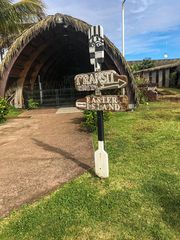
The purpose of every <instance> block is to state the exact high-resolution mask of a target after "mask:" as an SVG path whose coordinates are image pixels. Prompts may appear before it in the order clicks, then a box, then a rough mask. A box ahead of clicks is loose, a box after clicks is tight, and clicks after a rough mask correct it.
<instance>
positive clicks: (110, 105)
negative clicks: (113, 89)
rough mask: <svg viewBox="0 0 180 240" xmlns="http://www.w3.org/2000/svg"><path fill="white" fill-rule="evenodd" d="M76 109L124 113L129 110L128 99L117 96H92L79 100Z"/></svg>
mask: <svg viewBox="0 0 180 240" xmlns="http://www.w3.org/2000/svg"><path fill="white" fill-rule="evenodd" d="M76 107H77V108H79V109H83V110H93V111H104V112H123V111H126V110H127V108H128V97H127V96H117V95H101V96H93V95H91V96H87V97H85V98H82V99H79V100H77V101H76Z"/></svg>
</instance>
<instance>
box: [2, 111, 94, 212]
mask: <svg viewBox="0 0 180 240" xmlns="http://www.w3.org/2000/svg"><path fill="white" fill-rule="evenodd" d="M56 112H57V109H40V110H31V111H27V112H24V113H23V114H21V115H20V117H19V118H18V119H12V120H9V121H8V122H7V123H5V124H3V125H0V215H1V216H5V215H7V214H9V213H10V212H11V211H12V210H13V209H15V208H18V207H19V206H20V205H22V204H23V203H27V202H31V201H33V200H36V199H38V198H40V197H41V196H42V195H45V194H47V193H48V192H50V191H52V190H54V189H56V188H57V187H58V186H59V185H61V184H63V183H65V182H67V181H69V180H70V179H72V178H74V177H75V176H77V175H79V174H81V173H82V172H84V171H86V170H88V169H89V168H91V167H92V166H93V149H92V142H91V137H90V135H89V134H87V133H86V132H84V131H82V130H81V128H80V122H81V119H82V113H79V112H75V113H64V114H56Z"/></svg>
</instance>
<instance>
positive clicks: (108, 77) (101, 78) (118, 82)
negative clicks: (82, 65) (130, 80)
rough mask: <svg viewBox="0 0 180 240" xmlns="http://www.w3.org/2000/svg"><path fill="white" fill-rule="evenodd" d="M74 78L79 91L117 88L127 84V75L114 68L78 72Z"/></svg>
mask: <svg viewBox="0 0 180 240" xmlns="http://www.w3.org/2000/svg"><path fill="white" fill-rule="evenodd" d="M74 80H75V88H76V90H78V91H95V90H97V89H98V90H106V89H116V88H123V87H125V86H126V85H127V77H126V76H125V75H119V74H118V73H116V72H115V71H114V70H107V71H101V72H92V73H83V74H78V75H76V76H75V79H74Z"/></svg>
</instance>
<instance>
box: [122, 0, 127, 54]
mask: <svg viewBox="0 0 180 240" xmlns="http://www.w3.org/2000/svg"><path fill="white" fill-rule="evenodd" d="M125 2H126V0H122V55H123V57H124V56H125V49H124V5H125Z"/></svg>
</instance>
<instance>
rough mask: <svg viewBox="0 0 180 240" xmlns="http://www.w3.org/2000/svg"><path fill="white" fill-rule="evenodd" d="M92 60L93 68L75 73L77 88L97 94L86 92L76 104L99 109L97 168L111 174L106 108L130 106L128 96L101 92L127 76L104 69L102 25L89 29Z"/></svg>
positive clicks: (100, 172)
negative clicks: (104, 114)
mask: <svg viewBox="0 0 180 240" xmlns="http://www.w3.org/2000/svg"><path fill="white" fill-rule="evenodd" d="M88 37H89V53H90V63H91V64H92V65H94V72H92V73H82V74H78V75H76V76H75V79H74V80H75V88H76V89H77V90H78V91H94V92H95V95H90V96H86V97H85V98H82V99H79V100H77V101H76V107H77V108H79V109H82V110H93V111H97V125H98V150H97V151H95V153H94V158H95V172H96V175H97V176H99V177H100V178H107V177H109V162H108V154H107V152H106V151H105V149H104V121H103V111H106V112H108V111H111V112H122V111H126V110H127V109H128V97H127V96H125V95H123V96H121V95H101V91H103V90H107V89H118V88H124V87H125V86H126V85H127V77H126V76H124V75H119V74H118V73H116V72H115V71H114V70H106V71H101V63H103V61H104V33H103V28H102V26H93V27H91V28H90V29H89V32H88Z"/></svg>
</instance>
